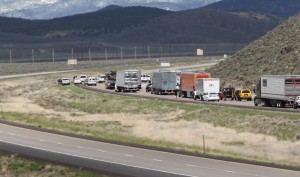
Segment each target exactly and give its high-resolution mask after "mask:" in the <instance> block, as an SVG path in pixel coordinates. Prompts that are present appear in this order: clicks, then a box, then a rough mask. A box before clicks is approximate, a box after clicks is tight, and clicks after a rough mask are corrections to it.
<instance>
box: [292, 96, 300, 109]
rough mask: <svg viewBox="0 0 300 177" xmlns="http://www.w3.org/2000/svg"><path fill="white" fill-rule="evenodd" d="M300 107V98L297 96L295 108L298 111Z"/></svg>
mask: <svg viewBox="0 0 300 177" xmlns="http://www.w3.org/2000/svg"><path fill="white" fill-rule="evenodd" d="M299 105H300V96H297V97H296V98H295V101H294V104H293V108H294V109H297V108H298V106H299Z"/></svg>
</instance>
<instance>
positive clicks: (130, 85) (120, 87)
mask: <svg viewBox="0 0 300 177" xmlns="http://www.w3.org/2000/svg"><path fill="white" fill-rule="evenodd" d="M140 81H141V72H140V71H139V70H125V71H117V76H116V84H115V91H116V92H120V91H123V92H124V91H133V92H136V91H138V90H139V84H140V83H141V82H140Z"/></svg>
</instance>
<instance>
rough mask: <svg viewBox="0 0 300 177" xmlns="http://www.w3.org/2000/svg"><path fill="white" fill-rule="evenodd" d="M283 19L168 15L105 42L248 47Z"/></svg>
mask: <svg viewBox="0 0 300 177" xmlns="http://www.w3.org/2000/svg"><path fill="white" fill-rule="evenodd" d="M282 20H283V19H282V18H279V17H277V16H272V15H266V14H258V13H252V12H228V11H222V10H212V9H203V8H200V9H193V10H186V11H180V12H176V13H171V14H168V15H165V16H161V17H159V18H155V19H153V20H151V21H150V22H148V23H146V24H144V25H139V26H137V27H136V28H133V29H126V30H123V31H122V32H121V33H119V34H116V35H114V36H111V37H110V38H109V39H107V40H108V41H114V42H116V41H118V42H139V43H249V42H251V41H253V40H255V39H257V38H259V37H261V36H262V35H264V34H265V33H266V32H268V31H269V30H272V29H273V28H274V27H276V26H277V25H279V24H280V23H281V22H282Z"/></svg>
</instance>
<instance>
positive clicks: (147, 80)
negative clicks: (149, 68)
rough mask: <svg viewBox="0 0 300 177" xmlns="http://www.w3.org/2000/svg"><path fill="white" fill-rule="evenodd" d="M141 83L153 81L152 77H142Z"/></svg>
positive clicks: (144, 75)
mask: <svg viewBox="0 0 300 177" xmlns="http://www.w3.org/2000/svg"><path fill="white" fill-rule="evenodd" d="M141 81H142V82H149V81H151V77H150V76H149V75H146V74H143V75H141Z"/></svg>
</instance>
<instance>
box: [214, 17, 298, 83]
mask: <svg viewBox="0 0 300 177" xmlns="http://www.w3.org/2000/svg"><path fill="white" fill-rule="evenodd" d="M299 34H300V14H299V15H297V16H294V17H291V18H290V19H288V20H286V21H285V22H283V23H282V24H281V25H280V26H278V27H276V28H275V29H274V30H272V31H270V32H268V33H267V34H266V35H265V36H263V37H262V38H260V39H258V40H256V41H254V42H252V43H251V44H250V45H248V46H247V47H246V48H244V49H243V50H241V51H240V52H238V53H236V54H235V55H234V56H232V57H231V58H230V59H227V60H226V61H223V62H221V63H219V64H218V65H217V66H215V67H213V68H211V69H209V70H208V71H209V72H211V73H212V74H213V76H214V77H220V78H221V79H222V81H224V82H225V83H226V85H230V84H232V85H234V86H236V87H238V86H244V87H245V86H247V87H248V86H252V85H253V84H254V83H256V81H257V79H258V78H259V77H260V76H261V75H265V74H272V75H280V74H300V35H299Z"/></svg>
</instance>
